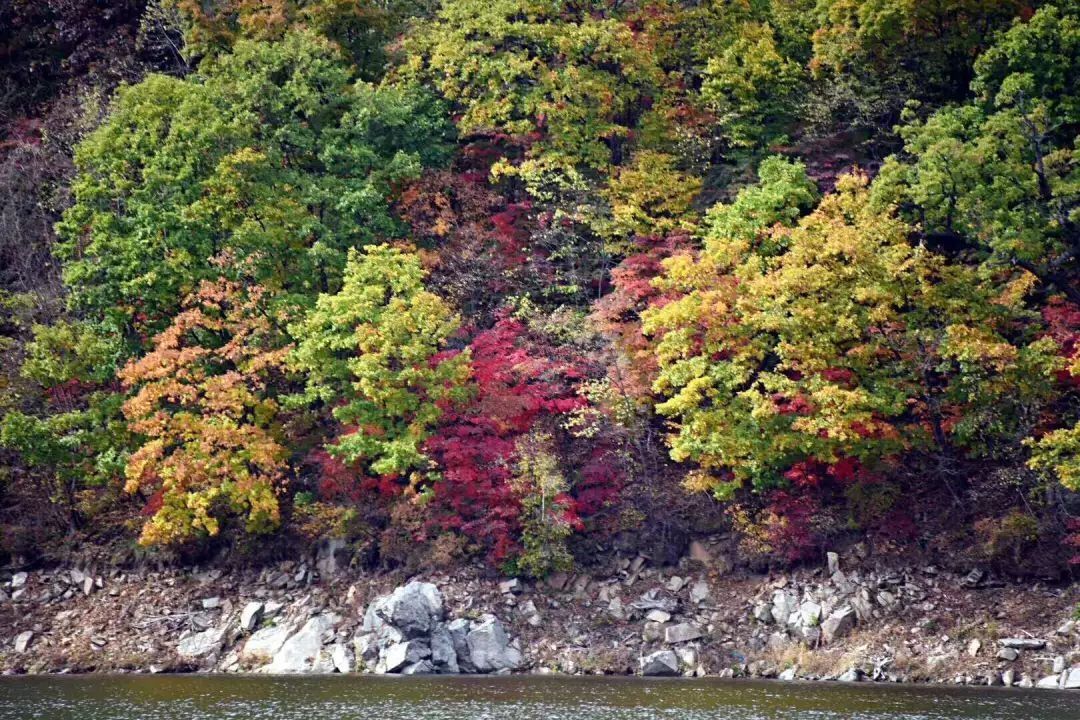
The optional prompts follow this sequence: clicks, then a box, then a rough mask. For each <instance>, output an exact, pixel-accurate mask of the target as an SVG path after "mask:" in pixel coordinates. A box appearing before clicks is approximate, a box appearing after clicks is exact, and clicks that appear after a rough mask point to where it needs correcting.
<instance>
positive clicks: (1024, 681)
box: [1016, 673, 1035, 689]
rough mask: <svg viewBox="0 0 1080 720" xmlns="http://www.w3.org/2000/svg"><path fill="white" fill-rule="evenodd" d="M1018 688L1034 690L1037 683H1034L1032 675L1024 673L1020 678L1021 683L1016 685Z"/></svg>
mask: <svg viewBox="0 0 1080 720" xmlns="http://www.w3.org/2000/svg"><path fill="white" fill-rule="evenodd" d="M1016 687H1019V688H1024V689H1028V688H1033V687H1035V683H1034V682H1032V680H1031V676H1030V675H1028V674H1027V673H1024V674H1023V675H1021V676H1020V682H1018V683H1016Z"/></svg>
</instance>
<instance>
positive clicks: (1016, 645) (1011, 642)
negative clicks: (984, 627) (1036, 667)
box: [998, 638, 1046, 650]
mask: <svg viewBox="0 0 1080 720" xmlns="http://www.w3.org/2000/svg"><path fill="white" fill-rule="evenodd" d="M998 644H999V645H1001V647H1007V648H1012V649H1014V650H1042V649H1043V648H1044V647H1046V641H1045V640H1040V639H1038V638H1003V639H1001V640H998Z"/></svg>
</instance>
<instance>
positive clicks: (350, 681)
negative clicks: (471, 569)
mask: <svg viewBox="0 0 1080 720" xmlns="http://www.w3.org/2000/svg"><path fill="white" fill-rule="evenodd" d="M24 718H25V719H26V720H31V719H32V720H69V719H70V720H653V719H660V720H662V719H664V718H677V719H678V720H704V719H705V718H710V719H719V720H766V719H769V720H772V719H774V718H775V719H777V720H833V719H834V718H835V719H837V720H839V719H840V718H844V719H845V720H938V719H941V720H946V719H947V720H954V719H956V718H979V720H997V719H999V718H1000V719H1001V720H1006V719H1008V720H1080V692H1077V693H1075V694H1069V693H1068V692H1048V691H1030V690H1029V691H1021V690H1005V689H1000V688H937V687H904V686H880V685H873V686H871V685H840V684H802V683H768V682H742V681H736V682H723V681H708V680H641V679H631V678H618V679H612V678H536V677H527V678H525V677H522V678H516V677H504V678H477V677H472V678H465V677H462V678H435V677H432V678H378V677H363V676H340V675H339V676H329V677H252V676H198V675H184V676H160V675H159V676H147V675H142V676H130V675H128V676H98V677H93V676H91V677H23V678H0V719H2V720H23V719H24Z"/></svg>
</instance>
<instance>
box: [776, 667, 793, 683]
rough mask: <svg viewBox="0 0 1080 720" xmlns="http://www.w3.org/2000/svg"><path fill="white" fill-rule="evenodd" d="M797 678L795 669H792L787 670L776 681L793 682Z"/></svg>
mask: <svg viewBox="0 0 1080 720" xmlns="http://www.w3.org/2000/svg"><path fill="white" fill-rule="evenodd" d="M795 677H796V674H795V668H793V667H790V668H788V669H787V670H785V671H784V672H782V673H780V674H779V675H777V676H776V679H777V680H784V681H786V682H791V681H792V680H794V679H795Z"/></svg>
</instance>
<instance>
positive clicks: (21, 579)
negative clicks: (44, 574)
mask: <svg viewBox="0 0 1080 720" xmlns="http://www.w3.org/2000/svg"><path fill="white" fill-rule="evenodd" d="M29 577H30V576H29V575H28V574H27V573H24V572H17V573H15V574H14V575H12V576H11V589H12V590H18V589H19V588H21V587H25V586H26V581H27V579H28V578H29Z"/></svg>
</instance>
